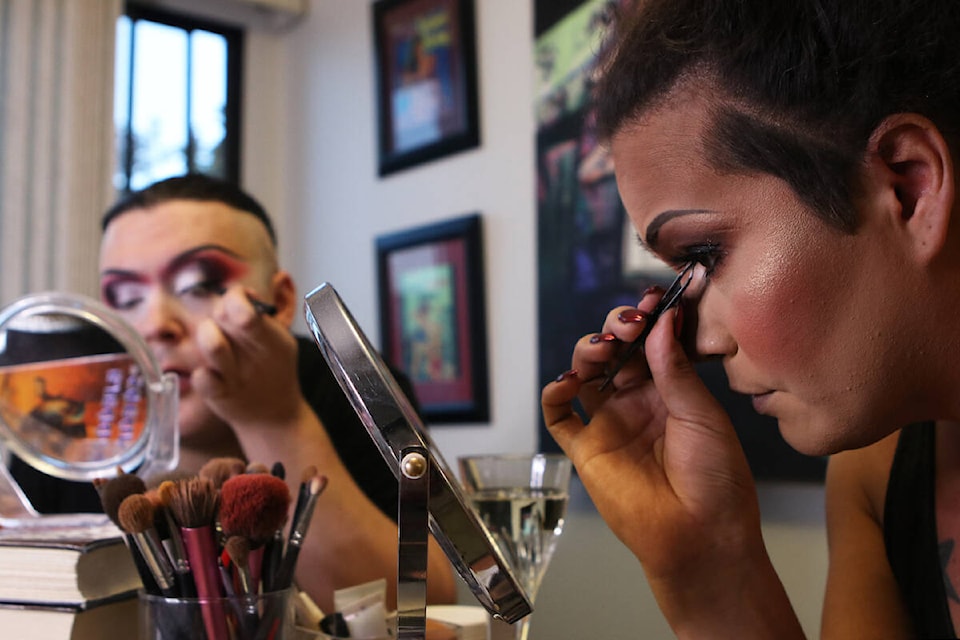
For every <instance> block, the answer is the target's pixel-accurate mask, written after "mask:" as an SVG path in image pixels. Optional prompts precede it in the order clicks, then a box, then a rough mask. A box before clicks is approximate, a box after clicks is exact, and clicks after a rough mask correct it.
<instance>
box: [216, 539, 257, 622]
mask: <svg viewBox="0 0 960 640" xmlns="http://www.w3.org/2000/svg"><path fill="white" fill-rule="evenodd" d="M224 549H225V550H226V552H227V555H228V556H229V557H230V564H231V565H232V566H233V570H234V572H235V574H236V576H237V578H238V582H239V584H240V594H241V595H242V596H244V600H245V603H244V605H243V607H242V609H243V617H242V618H241V624H242V625H243V627H244V629H245V630H246V631H245V632H244V634H243V635H244V637H250V636H251V635H252V634H253V633H255V632H256V629H257V625H259V624H260V614H259V613H258V612H257V604H256V601H255V600H253V599H251V597H250V596H254V595H256V593H257V590H256V586H255V585H252V584H251V581H250V566H249V559H250V541H249V540H247V539H246V538H244V537H243V536H230V537H229V538H227V542H226V543H225V544H224Z"/></svg>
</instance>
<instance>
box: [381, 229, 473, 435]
mask: <svg viewBox="0 0 960 640" xmlns="http://www.w3.org/2000/svg"><path fill="white" fill-rule="evenodd" d="M482 235H483V234H482V224H481V217H480V214H478V213H473V214H469V215H465V216H461V217H458V218H453V219H450V220H446V221H442V222H438V223H435V224H430V225H424V226H420V227H415V228H412V229H408V230H404V231H399V232H396V233H390V234H386V235H382V236H379V237H377V238H376V241H375V242H376V255H377V277H378V289H379V306H380V338H381V352H382V353H383V355H384V357H385V359H386V360H387V361H388V362H390V363H391V364H393V365H394V366H395V367H397V368H398V369H400V370H401V371H403V372H404V373H405V374H407V376H408V377H409V379H410V382H411V384H412V385H413V388H414V391H415V392H416V396H417V401H418V402H419V404H420V408H421V413H422V415H423V418H424V420H425V421H426V422H427V423H428V424H438V423H445V424H459V423H478V422H488V421H489V419H490V402H489V390H488V372H487V331H486V302H485V285H484V265H483V238H482Z"/></svg>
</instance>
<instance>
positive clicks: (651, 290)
mask: <svg viewBox="0 0 960 640" xmlns="http://www.w3.org/2000/svg"><path fill="white" fill-rule="evenodd" d="M666 291H667V290H666V289H664V288H663V287H661V286H660V285H658V284H654V285H650V286H649V287H647V288H646V289H644V290H643V293H642V294H640V299H641V300H643V299H644V298H646V297H647V296H648V295H650V294H651V293H659V294H660V295H663V294H664V293H666Z"/></svg>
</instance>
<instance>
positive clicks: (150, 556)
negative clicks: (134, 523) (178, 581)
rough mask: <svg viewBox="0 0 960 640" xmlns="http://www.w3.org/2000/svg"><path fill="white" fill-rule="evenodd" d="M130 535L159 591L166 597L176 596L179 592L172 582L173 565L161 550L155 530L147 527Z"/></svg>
mask: <svg viewBox="0 0 960 640" xmlns="http://www.w3.org/2000/svg"><path fill="white" fill-rule="evenodd" d="M132 535H133V541H134V543H136V545H137V548H138V549H139V550H140V554H141V555H142V556H143V560H144V562H145V563H146V565H147V568H148V569H149V570H150V573H151V574H152V575H153V578H154V580H156V582H157V586H159V587H160V592H161V593H162V594H163V595H165V596H167V597H168V598H175V597H177V596H178V595H179V594H178V593H177V589H176V587H175V584H174V579H173V565H171V564H170V560H169V559H168V558H167V554H166V552H165V551H164V550H163V545H162V544H161V543H160V538H159V537H158V536H157V532H156V531H155V530H153V529H147V530H146V531H139V532H136V533H133V534H132Z"/></svg>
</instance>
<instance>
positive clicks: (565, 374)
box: [557, 369, 577, 382]
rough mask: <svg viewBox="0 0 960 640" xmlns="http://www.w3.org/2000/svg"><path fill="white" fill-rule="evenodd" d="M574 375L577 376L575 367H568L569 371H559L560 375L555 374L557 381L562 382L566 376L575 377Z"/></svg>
mask: <svg viewBox="0 0 960 640" xmlns="http://www.w3.org/2000/svg"><path fill="white" fill-rule="evenodd" d="M575 377H577V370H576V369H570V370H569V371H564V372H563V373H561V374H560V375H558V376H557V382H563V381H564V380H566V379H567V378H575Z"/></svg>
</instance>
